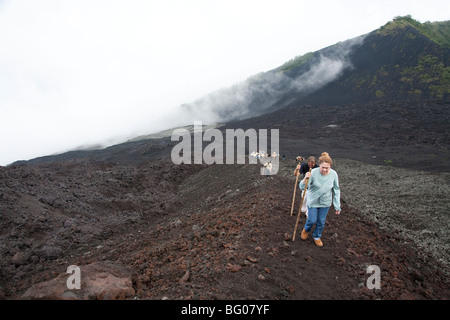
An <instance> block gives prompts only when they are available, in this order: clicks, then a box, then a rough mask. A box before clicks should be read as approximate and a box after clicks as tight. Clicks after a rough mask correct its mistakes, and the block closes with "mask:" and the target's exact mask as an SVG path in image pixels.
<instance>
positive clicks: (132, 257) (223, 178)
mask: <svg viewBox="0 0 450 320" xmlns="http://www.w3.org/2000/svg"><path fill="white" fill-rule="evenodd" d="M347 161H348V160H345V159H338V160H336V170H337V171H338V173H339V172H341V174H340V179H341V188H342V190H343V194H342V200H343V212H342V214H341V215H339V216H336V215H335V214H334V212H333V211H332V210H330V213H329V215H328V219H327V225H326V227H325V231H324V235H323V238H322V239H323V242H324V247H323V248H318V247H316V246H315V244H314V243H313V241H312V239H311V238H308V239H307V240H306V241H302V240H301V239H300V237H299V234H297V239H296V240H295V241H294V242H293V241H292V234H293V230H294V226H295V220H296V215H297V210H298V204H299V200H298V201H296V207H295V210H294V215H293V216H290V209H291V201H292V192H293V186H294V181H295V179H294V176H293V175H292V170H293V168H294V167H295V162H294V161H293V160H288V161H285V162H281V167H280V171H279V173H278V174H277V175H275V176H272V177H264V176H261V175H259V167H260V165H250V164H247V165H213V166H200V165H183V166H173V165H171V164H169V162H167V161H160V162H158V161H155V162H152V163H144V164H142V165H140V166H126V165H119V164H117V165H114V164H102V163H97V162H90V161H88V160H83V161H81V160H78V161H74V162H71V163H65V164H58V165H54V164H53V165H43V164H41V165H32V166H17V167H8V168H0V210H1V211H0V212H1V220H0V221H1V230H2V232H1V236H0V250H1V255H2V260H1V278H0V279H1V280H0V281H1V282H0V287H1V290H0V294H1V297H2V298H3V299H20V298H21V297H22V295H23V294H24V293H25V292H26V290H27V289H29V288H30V287H31V286H32V285H33V284H37V283H40V282H43V281H47V280H51V279H53V278H56V277H57V276H58V275H60V274H64V273H65V271H66V269H67V267H68V266H69V265H78V266H83V265H88V264H91V263H93V262H98V261H112V262H113V263H115V264H118V265H120V266H123V267H125V268H127V269H128V270H129V271H130V274H131V279H132V286H133V289H134V294H133V295H129V296H127V297H124V298H126V299H448V298H449V297H450V296H449V283H448V280H447V276H446V274H445V273H446V272H448V269H447V266H446V264H445V263H442V262H439V261H438V260H439V259H437V258H438V257H439V255H436V254H435V252H434V251H433V250H425V249H420V250H419V249H418V248H420V246H419V245H418V244H417V243H416V242H415V241H413V239H411V238H410V237H407V236H406V235H405V233H407V230H408V221H410V220H409V218H408V215H409V214H410V213H409V212H405V214H402V213H401V212H397V213H396V214H397V217H396V220H397V221H398V222H397V223H396V224H395V228H393V227H392V224H389V223H384V221H385V220H386V219H388V218H385V219H383V218H381V217H377V219H374V217H373V215H374V214H373V213H374V212H378V211H377V209H373V208H372V209H371V207H370V204H371V198H367V200H368V201H367V202H364V203H365V204H364V205H360V204H359V203H358V201H362V200H361V199H362V198H361V197H364V196H365V195H366V194H367V189H364V188H365V187H367V183H368V182H374V181H375V182H376V183H372V184H371V186H370V188H373V190H372V189H371V191H375V194H377V192H382V191H383V190H384V189H385V188H384V184H383V182H382V180H379V179H380V177H378V176H376V174H375V173H372V172H373V168H370V167H365V166H366V165H364V164H358V165H361V169H360V170H359V171H358V172H359V176H358V179H355V177H354V175H353V174H352V172H351V171H348V170H346V169H345V168H348V167H350V165H349V164H350V163H351V164H352V165H357V163H355V162H347ZM364 168H367V169H364ZM378 170H379V171H380V172H385V173H390V172H391V171H390V170H392V168H390V167H378ZM396 170H400V171H397V174H404V175H405V176H407V175H408V173H407V170H406V171H402V170H403V169H396ZM373 175H375V176H373ZM445 179H446V181H447V182H448V176H446V178H445ZM433 181H434V180H428V183H429V186H428V187H430V188H432V187H433V186H434V184H433ZM377 186H378V187H379V188H378V189H376V188H377ZM407 189H408V188H405V190H407ZM447 189H448V184H447ZM442 192H443V194H445V192H448V190H446V191H444V190H443V191H442ZM378 194H382V193H378ZM297 199H299V196H298V195H297ZM383 199H384V200H383V201H384V202H385V205H386V207H387V206H388V205H389V204H391V205H395V206H397V205H401V201H403V199H402V196H399V197H392V198H389V199H388V198H383ZM383 208H385V207H383ZM441 209H442V208H441ZM441 209H439V210H438V211H440V210H441ZM444 209H445V208H444ZM381 212H384V213H385V214H386V215H389V212H385V211H383V210H382V211H381ZM436 214H439V215H440V214H442V216H440V218H439V219H440V221H441V222H443V223H446V225H447V226H448V216H446V210H442V212H437V213H436ZM380 215H381V213H380V214H378V216H380ZM402 219H404V220H402ZM427 219H428V217H424V218H423V219H422V221H421V219H420V218H419V217H417V219H416V220H417V221H416V220H414V226H413V227H412V228H413V229H414V228H415V229H419V227H417V225H418V224H417V223H422V225H420V224H419V225H420V226H421V227H420V229H421V230H423V232H425V233H427V238H429V239H433V241H434V242H433V243H434V246H435V248H437V250H438V251H444V252H446V253H447V256H444V260H446V259H448V252H449V251H448V235H447V231H446V230H444V231H442V232H444V234H443V235H444V238H442V234H441V233H440V232H441V231H439V230H436V231H432V229H430V230H428V229H427V228H428V227H430V228H431V227H432V225H428V224H427V223H428V222H427V221H426V220H427ZM402 221H403V223H402ZM304 222H305V217H304V216H301V219H300V225H299V229H300V228H301V227H302V225H303V224H304ZM402 228H406V229H402ZM409 228H411V226H409ZM300 231H301V229H300ZM419 233H420V232H419ZM445 237H446V238H445ZM442 257H443V256H441V258H442ZM446 261H447V262H448V260H446ZM369 265H377V266H379V267H380V269H381V289H372V290H369V289H368V288H367V286H366V281H367V279H368V277H369V276H370V274H368V273H367V267H368V266H369ZM28 298H29V297H28ZM35 298H36V297H35ZM91 298H96V297H91ZM97 298H99V297H97Z"/></svg>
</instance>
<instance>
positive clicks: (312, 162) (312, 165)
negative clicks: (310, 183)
mask: <svg viewBox="0 0 450 320" xmlns="http://www.w3.org/2000/svg"><path fill="white" fill-rule="evenodd" d="M315 164H316V163H315V162H314V161H309V162H308V166H309V167H310V168H314V165H315Z"/></svg>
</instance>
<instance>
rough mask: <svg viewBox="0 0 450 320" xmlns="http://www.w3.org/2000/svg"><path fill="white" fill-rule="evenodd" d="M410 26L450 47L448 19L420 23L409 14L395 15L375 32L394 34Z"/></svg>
mask: <svg viewBox="0 0 450 320" xmlns="http://www.w3.org/2000/svg"><path fill="white" fill-rule="evenodd" d="M407 26H412V27H414V28H415V29H417V31H419V32H420V33H421V34H423V35H424V36H426V37H428V38H429V39H430V40H432V41H434V42H436V43H438V44H439V45H441V46H445V47H450V21H439V22H429V21H427V22H425V23H420V22H419V21H417V20H414V19H413V18H412V17H411V16H410V15H407V16H403V17H395V18H394V19H393V20H392V21H390V22H388V23H387V24H385V25H384V26H383V27H381V28H380V29H379V30H378V31H377V32H378V33H379V34H381V35H395V34H397V33H398V31H399V29H403V28H405V27H407Z"/></svg>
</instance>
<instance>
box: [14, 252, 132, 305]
mask: <svg viewBox="0 0 450 320" xmlns="http://www.w3.org/2000/svg"><path fill="white" fill-rule="evenodd" d="M71 275H72V273H62V274H60V275H59V276H58V277H56V278H55V279H52V280H49V281H44V282H40V283H37V284H35V285H33V286H32V287H31V288H30V289H28V290H27V291H26V292H25V293H24V294H23V295H22V297H21V298H22V299H25V300H28V299H29V300H36V299H42V300H119V299H126V298H130V297H132V296H134V294H135V291H134V289H133V286H132V281H131V273H130V272H129V271H128V270H127V269H126V268H125V267H124V266H122V265H120V264H118V263H117V262H111V261H99V262H94V263H91V264H88V265H85V266H80V280H81V281H80V289H69V288H68V285H67V280H68V279H69V277H71Z"/></svg>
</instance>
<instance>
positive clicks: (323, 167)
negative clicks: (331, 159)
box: [320, 162, 331, 176]
mask: <svg viewBox="0 0 450 320" xmlns="http://www.w3.org/2000/svg"><path fill="white" fill-rule="evenodd" d="M330 169H331V166H330V164H329V163H328V162H322V163H321V164H320V173H321V174H322V175H324V176H326V175H327V174H329V173H330Z"/></svg>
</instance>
